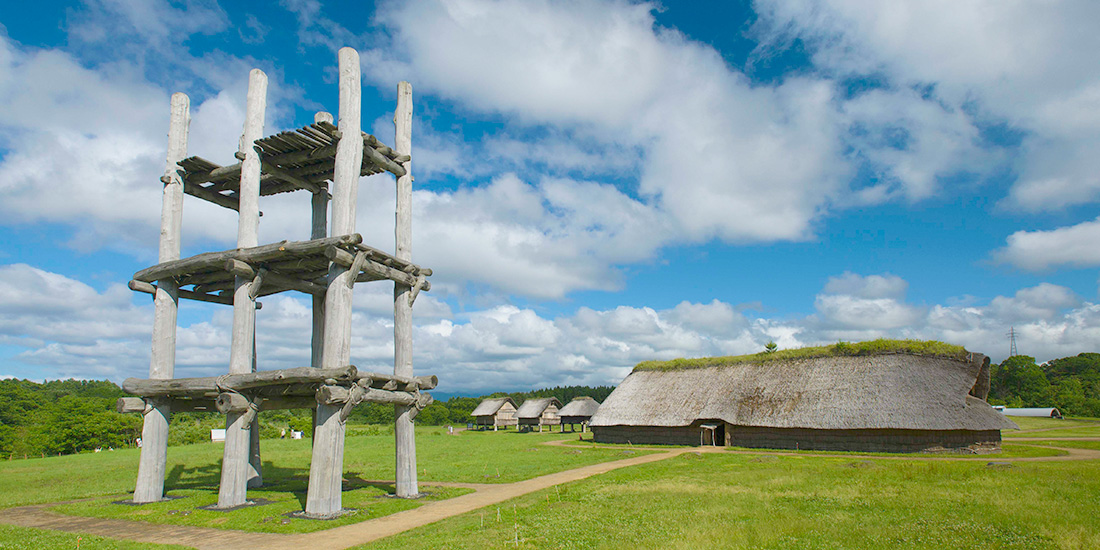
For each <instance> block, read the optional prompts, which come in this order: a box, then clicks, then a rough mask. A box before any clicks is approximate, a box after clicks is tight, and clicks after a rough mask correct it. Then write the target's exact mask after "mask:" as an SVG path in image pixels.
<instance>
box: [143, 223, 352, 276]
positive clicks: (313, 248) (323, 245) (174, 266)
mask: <svg viewBox="0 0 1100 550" xmlns="http://www.w3.org/2000/svg"><path fill="white" fill-rule="evenodd" d="M362 241H363V237H362V236H361V235H359V234H348V235H341V236H339V237H328V238H325V239H317V240H311V241H293V242H288V241H282V242H278V243H274V244H267V245H263V246H257V247H253V248H236V249H233V250H224V251H221V252H204V253H202V254H198V255H195V256H191V257H190V258H184V259H182V260H175V261H170V262H161V263H159V264H157V265H154V266H152V267H147V268H145V269H142V270H141V271H138V272H137V273H135V274H134V279H136V280H138V281H144V282H147V283H151V282H153V281H156V280H157V279H165V278H170V277H179V276H181V275H186V274H188V273H198V272H203V271H210V270H212V269H223V268H224V266H225V261H226V260H228V259H236V260H241V261H243V262H245V263H249V264H254V263H261V262H265V261H268V260H275V259H278V258H281V257H286V258H290V257H294V256H308V255H311V254H322V253H324V251H325V249H327V248H328V247H330V246H354V245H356V244H359V243H360V242H362Z"/></svg>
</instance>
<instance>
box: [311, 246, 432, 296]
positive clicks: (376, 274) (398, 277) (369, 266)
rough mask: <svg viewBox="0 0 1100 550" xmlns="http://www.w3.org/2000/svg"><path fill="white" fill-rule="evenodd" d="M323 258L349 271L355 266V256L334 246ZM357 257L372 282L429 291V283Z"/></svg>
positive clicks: (370, 260) (366, 258) (326, 251)
mask: <svg viewBox="0 0 1100 550" xmlns="http://www.w3.org/2000/svg"><path fill="white" fill-rule="evenodd" d="M325 256H326V257H328V259H330V260H332V263H334V264H336V265H339V266H341V267H343V268H346V269H347V270H349V271H350V269H351V268H352V267H353V266H354V265H355V264H356V261H355V259H356V257H357V255H355V254H352V253H351V252H348V251H347V250H344V249H343V248H339V247H336V246H330V247H328V248H327V249H325ZM359 257H362V258H363V261H362V263H361V264H362V272H363V273H366V274H367V275H368V277H371V278H373V280H378V279H389V280H391V281H394V282H396V283H400V284H403V285H405V286H408V287H412V286H413V285H419V286H421V287H423V289H424V290H431V288H432V284H431V283H430V282H428V281H422V280H420V279H418V278H417V277H416V276H414V275H410V274H408V273H406V272H404V271H400V270H398V269H395V268H392V267H389V266H386V265H384V264H382V263H380V262H377V261H375V260H372V259H370V258H369V257H367V256H359ZM406 301H407V298H406Z"/></svg>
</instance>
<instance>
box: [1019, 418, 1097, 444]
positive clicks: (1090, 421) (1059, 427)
mask: <svg viewBox="0 0 1100 550" xmlns="http://www.w3.org/2000/svg"><path fill="white" fill-rule="evenodd" d="M1008 419H1009V420H1011V421H1013V422H1015V423H1016V425H1017V426H1019V427H1020V431H1016V430H1005V431H1004V432H1002V435H1003V436H1004V437H1005V438H1006V439H1009V438H1045V437H1100V419H1096V418H1065V419H1057V418H1034V417H1027V416H1010V417H1008Z"/></svg>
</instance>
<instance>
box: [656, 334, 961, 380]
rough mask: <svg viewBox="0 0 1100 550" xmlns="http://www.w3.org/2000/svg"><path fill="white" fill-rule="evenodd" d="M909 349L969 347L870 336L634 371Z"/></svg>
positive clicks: (936, 351) (938, 351)
mask: <svg viewBox="0 0 1100 550" xmlns="http://www.w3.org/2000/svg"><path fill="white" fill-rule="evenodd" d="M894 353H907V354H912V355H930V356H934V357H949V358H952V359H961V360H965V359H966V356H967V351H966V349H965V348H963V347H962V346H956V345H952V344H947V343H944V342H937V341H935V340H886V339H883V338H880V339H878V340H870V341H867V342H856V343H850V342H837V343H835V344H833V345H831V346H813V347H808V348H797V349H784V350H777V351H773V352H766V351H762V352H760V353H751V354H748V355H731V356H728V357H700V358H697V359H673V360H671V361H642V362H641V363H638V365H637V366H635V367H634V372H638V371H645V370H683V369H700V368H704V367H716V366H721V365H735V364H738V363H765V362H769V361H793V360H798V359H816V358H819V357H854V356H860V355H887V354H894Z"/></svg>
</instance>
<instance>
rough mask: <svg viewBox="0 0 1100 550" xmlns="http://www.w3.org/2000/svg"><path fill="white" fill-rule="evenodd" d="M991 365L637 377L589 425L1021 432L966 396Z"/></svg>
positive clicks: (825, 366)
mask: <svg viewBox="0 0 1100 550" xmlns="http://www.w3.org/2000/svg"><path fill="white" fill-rule="evenodd" d="M985 359H986V358H985V356H983V355H980V354H973V359H972V360H970V361H959V360H956V359H951V358H944V357H924V356H915V355H908V354H891V355H871V356H858V357H823V358H814V359H804V360H794V361H775V362H766V363H738V364H733V365H727V366H721V365H719V366H711V367H704V368H695V369H683V370H636V371H635V372H633V373H631V374H630V375H629V376H627V378H626V380H624V381H623V382H622V384H620V385H619V387H618V388H616V389H615V391H614V392H612V393H611V395H610V396H609V397H608V398H607V400H606V401H604V403H603V405H601V406H600V408H599V410H598V411H597V413H596V415H595V416H593V418H592V421H591V425H592V426H593V427H599V426H651V427H661V426H663V427H680V426H690V425H692V424H693V423H694V422H696V421H697V420H700V419H711V420H723V421H725V422H727V423H728V424H730V425H734V426H757V427H771V428H811V429H819V430H868V429H900V430H966V431H989V430H1000V429H1013V428H1015V427H1016V426H1015V425H1014V424H1013V423H1012V422H1009V421H1008V420H1006V419H1005V418H1004V417H1003V416H1002V415H1000V414H998V413H997V412H995V411H994V410H993V409H992V408H991V407H990V406H989V405H988V404H987V403H986V402H984V401H982V400H981V399H978V398H976V397H972V396H970V395H968V392H969V391H970V390H971V389H972V388H974V386H975V383H976V382H977V379H978V377H979V374H980V372H981V370H982V367H983V366H984V364H985Z"/></svg>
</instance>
